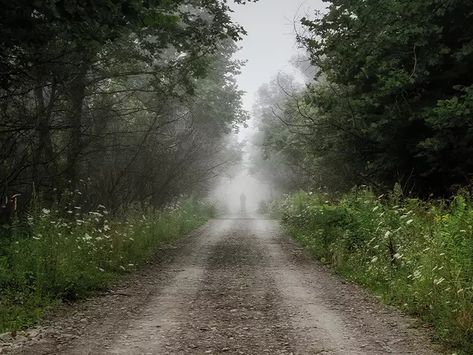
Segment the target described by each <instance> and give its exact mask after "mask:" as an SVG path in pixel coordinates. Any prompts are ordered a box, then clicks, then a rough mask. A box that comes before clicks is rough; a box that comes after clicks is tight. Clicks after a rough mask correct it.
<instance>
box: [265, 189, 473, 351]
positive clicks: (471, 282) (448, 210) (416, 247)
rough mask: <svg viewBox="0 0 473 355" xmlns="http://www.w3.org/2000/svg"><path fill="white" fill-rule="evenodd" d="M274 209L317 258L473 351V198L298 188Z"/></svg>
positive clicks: (450, 342) (445, 338) (446, 338)
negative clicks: (434, 198) (422, 197)
mask: <svg viewBox="0 0 473 355" xmlns="http://www.w3.org/2000/svg"><path fill="white" fill-rule="evenodd" d="M270 212H271V213H272V214H273V216H275V217H279V218H281V219H282V221H283V224H284V225H285V227H286V228H287V230H288V231H289V233H290V234H291V235H292V236H293V237H294V238H296V239H297V240H298V241H299V242H300V243H301V244H302V245H303V246H304V247H305V248H306V249H307V250H308V251H309V252H310V253H311V254H312V255H313V256H315V257H316V258H318V259H319V260H321V261H322V262H324V263H327V264H330V265H331V266H332V267H333V268H334V269H335V270H336V271H337V272H338V273H340V274H341V275H343V276H345V277H347V278H348V279H350V280H353V281H355V282H357V283H359V284H361V285H363V286H365V287H367V288H369V289H371V290H372V291H373V292H374V293H375V294H377V295H379V296H380V297H381V298H382V299H383V300H384V301H385V302H386V303H389V304H393V305H396V306H398V307H399V308H401V309H402V310H404V311H405V312H407V313H409V314H413V315H415V316H418V317H420V318H422V319H423V320H425V321H426V322H427V323H429V324H431V325H432V326H433V327H434V329H435V331H436V334H437V335H438V337H439V339H440V340H441V341H442V342H444V343H446V344H448V345H450V346H452V347H454V348H458V349H460V351H461V352H464V353H465V354H472V353H473V199H472V198H471V196H469V195H468V194H466V193H465V194H460V195H457V196H456V197H455V198H454V199H452V200H451V201H429V202H425V201H420V200H418V199H408V198H403V197H402V196H401V194H400V193H399V192H397V193H396V192H393V193H392V194H390V195H389V196H376V195H374V194H373V193H372V192H371V191H370V190H369V189H358V190H355V191H353V192H351V193H349V194H345V195H343V196H338V197H333V196H329V195H327V194H323V193H319V194H312V193H304V192H300V193H296V194H294V195H292V196H287V197H285V198H282V199H280V200H279V201H274V202H273V203H272V205H271V206H270Z"/></svg>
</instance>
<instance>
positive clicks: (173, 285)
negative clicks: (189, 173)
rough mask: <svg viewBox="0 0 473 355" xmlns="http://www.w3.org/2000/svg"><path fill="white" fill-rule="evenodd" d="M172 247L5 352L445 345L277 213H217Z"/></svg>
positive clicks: (401, 349)
mask: <svg viewBox="0 0 473 355" xmlns="http://www.w3.org/2000/svg"><path fill="white" fill-rule="evenodd" d="M164 255H167V257H168V260H165V261H164V262H156V263H154V264H153V265H150V266H149V267H148V268H146V270H143V271H141V272H139V273H138V274H135V275H133V277H130V279H129V280H127V281H125V282H123V284H122V285H120V286H118V287H116V288H114V289H113V290H111V291H110V292H108V293H106V294H105V295H101V296H97V297H95V298H92V299H89V300H86V301H84V302H81V303H79V304H75V305H73V306H70V307H66V308H65V311H66V313H67V314H64V315H62V316H56V317H55V319H52V320H50V321H49V322H47V323H46V324H43V326H41V327H38V328H36V329H32V330H30V331H28V332H26V333H25V334H23V335H19V336H17V337H16V338H15V339H3V342H4V344H3V345H4V346H3V348H2V347H1V345H0V352H1V351H2V350H1V349H3V351H5V352H9V353H15V354H220V353H226V354H265V353H271V354H437V353H441V352H440V350H439V349H438V348H436V347H435V346H434V345H433V344H431V343H430V342H429V340H428V338H427V335H426V334H427V332H426V331H425V330H423V329H420V328H419V327H417V326H416V325H417V322H416V321H415V320H414V319H411V318H408V317H406V316H403V315H401V314H400V313H399V312H397V311H396V310H393V309H391V308H388V307H386V306H384V305H381V304H380V303H379V302H378V301H377V300H376V299H375V298H374V297H372V296H370V295H369V294H367V292H365V291H364V290H362V289H360V288H359V287H357V286H356V285H353V284H351V283H347V282H345V281H343V280H342V279H341V278H340V277H338V276H336V275H334V274H333V273H332V272H331V271H330V270H328V269H327V268H325V267H323V266H321V265H320V264H318V263H317V262H314V261H312V260H310V259H309V258H307V257H306V256H305V255H304V253H303V252H302V251H301V249H300V248H299V247H298V246H297V245H296V244H295V243H294V242H292V241H291V240H289V239H288V238H286V237H284V235H283V234H282V233H281V230H280V227H279V226H278V224H277V222H275V221H271V220H265V219H248V218H246V219H220V220H212V221H210V222H209V223H208V224H207V225H206V226H205V227H203V228H201V229H200V230H198V231H196V232H195V233H194V234H193V235H192V236H190V237H189V238H186V239H184V240H183V241H182V242H181V243H180V245H178V246H177V247H176V248H174V249H173V250H167V252H166V253H165V254H164ZM1 342H2V340H1V339H0V344H1ZM5 344H6V345H5Z"/></svg>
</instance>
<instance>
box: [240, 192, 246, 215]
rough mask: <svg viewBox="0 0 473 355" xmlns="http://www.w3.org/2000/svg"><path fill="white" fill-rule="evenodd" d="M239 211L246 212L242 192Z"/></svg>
mask: <svg viewBox="0 0 473 355" xmlns="http://www.w3.org/2000/svg"><path fill="white" fill-rule="evenodd" d="M240 212H241V213H246V195H245V194H244V193H242V194H241V195H240Z"/></svg>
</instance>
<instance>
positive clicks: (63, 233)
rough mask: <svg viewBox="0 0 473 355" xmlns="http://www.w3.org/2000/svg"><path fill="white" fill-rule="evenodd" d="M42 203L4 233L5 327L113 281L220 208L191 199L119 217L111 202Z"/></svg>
mask: <svg viewBox="0 0 473 355" xmlns="http://www.w3.org/2000/svg"><path fill="white" fill-rule="evenodd" d="M38 205H39V204H38V203H36V204H33V207H32V208H31V212H30V214H29V215H28V218H27V220H25V221H24V222H21V223H20V222H17V223H15V224H14V225H13V226H11V227H9V228H8V230H6V229H4V230H3V235H2V236H1V239H0V290H1V292H0V332H2V331H6V330H15V329H19V328H22V327H25V326H28V325H31V324H33V323H34V322H36V321H37V320H38V319H39V318H40V317H41V315H42V314H43V312H44V311H45V309H47V307H50V306H52V305H54V304H55V303H56V302H61V301H65V300H66V301H69V300H75V299H78V298H82V297H84V296H86V295H88V294H89V293H90V292H91V291H95V290H100V289H104V288H106V287H108V286H109V285H110V283H111V282H112V281H114V280H116V278H117V277H118V276H119V275H120V274H123V273H127V272H130V271H133V270H135V269H136V268H137V267H139V266H140V265H143V264H144V263H146V262H147V261H149V259H150V258H151V257H152V255H153V254H154V253H155V252H156V251H157V249H158V248H159V247H161V246H162V245H163V244H165V243H168V242H170V241H172V240H174V239H176V238H178V237H180V236H182V235H184V234H186V233H188V232H190V231H191V230H192V229H194V228H196V227H198V226H199V225H201V224H203V223H204V222H205V221H206V220H207V219H208V218H209V217H210V216H211V215H212V213H213V211H212V209H211V208H210V207H209V206H206V205H204V204H201V203H198V202H196V201H194V200H192V199H188V200H184V201H181V202H179V203H175V204H173V205H172V206H168V207H166V208H164V209H162V210H160V211H157V210H153V209H143V208H140V209H135V210H131V211H129V212H128V213H127V214H126V215H124V216H120V217H118V216H115V217H112V216H110V214H109V212H108V211H107V209H106V208H105V207H104V206H98V207H97V209H96V210H95V211H88V212H84V211H82V209H81V208H79V207H74V206H69V207H67V208H66V209H60V208H59V207H58V208H55V209H46V208H40V207H38Z"/></svg>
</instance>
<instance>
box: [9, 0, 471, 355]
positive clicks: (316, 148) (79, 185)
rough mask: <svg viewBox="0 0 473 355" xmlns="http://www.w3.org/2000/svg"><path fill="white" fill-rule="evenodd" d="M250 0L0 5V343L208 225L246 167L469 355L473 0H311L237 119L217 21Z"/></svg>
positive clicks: (286, 216)
mask: <svg viewBox="0 0 473 355" xmlns="http://www.w3.org/2000/svg"><path fill="white" fill-rule="evenodd" d="M263 1H264V0H259V1H258V0H251V1H244V0H234V1H226V0H147V1H143V0H113V1H83V0H67V1H63V0H54V1H43V0H39V1H30V0H19V1H7V0H0V5H1V8H2V11H1V12H0V33H1V36H0V198H1V204H0V333H2V332H7V331H16V330H20V329H25V328H27V327H30V326H32V325H35V324H37V323H38V322H39V321H40V320H41V319H42V317H43V316H44V315H45V314H46V313H47V312H48V310H50V309H51V308H54V307H55V305H58V304H60V303H68V302H74V301H76V300H78V299H83V298H85V297H87V296H88V295H90V294H93V293H94V292H97V291H100V290H107V289H108V288H109V287H111V285H113V284H114V283H115V282H117V280H120V279H121V278H122V276H123V275H124V274H129V273H133V272H135V271H136V270H140V269H141V268H143V267H146V265H147V264H149V263H151V261H152V260H153V257H154V255H155V254H156V252H157V251H158V250H160V248H162V247H163V246H164V245H167V244H168V243H172V242H173V241H175V240H177V239H178V238H181V237H183V236H185V235H187V234H188V233H190V232H191V231H193V230H196V228H198V227H200V226H205V225H206V223H207V222H208V221H209V220H212V219H214V218H215V217H217V216H220V217H221V216H222V215H223V213H224V212H222V211H221V210H219V209H221V208H222V205H221V204H220V203H216V202H215V201H212V200H211V198H209V194H210V193H211V191H212V189H213V188H214V187H215V184H216V181H218V179H219V178H221V177H222V176H227V177H230V179H231V178H232V177H233V176H235V174H236V172H237V170H238V169H240V168H239V167H241V166H245V165H249V172H250V174H251V175H252V176H253V177H255V178H257V179H259V180H261V181H262V182H263V183H265V184H267V185H268V186H270V189H271V199H266V200H264V201H263V200H262V201H260V210H259V211H258V213H260V214H266V215H269V216H270V217H271V218H274V219H277V220H279V221H280V222H281V225H282V226H283V228H284V230H285V231H286V232H287V233H288V234H289V235H291V236H292V237H294V239H295V240H296V241H297V242H298V243H299V244H300V245H301V246H302V247H303V248H305V250H307V251H308V253H309V254H310V255H311V256H313V257H314V258H315V259H318V260H319V261H320V262H321V263H322V264H326V265H329V266H330V267H332V268H333V269H334V270H335V271H336V272H337V273H338V274H340V275H342V276H343V277H345V278H347V279H349V280H350V281H352V282H355V283H358V284H361V285H362V286H363V287H365V288H367V289H369V290H370V291H371V292H372V293H373V294H375V295H376V296H377V297H378V298H379V299H381V300H382V301H383V302H385V303H388V304H391V305H394V306H396V307H398V308H399V309H401V310H402V311H403V312H405V313H408V314H410V315H413V316H415V317H419V318H421V319H422V320H423V322H425V324H427V325H429V326H430V327H431V328H433V331H434V334H435V339H436V340H437V341H440V342H441V343H442V344H446V346H448V347H451V348H452V349H455V351H456V350H457V349H459V351H460V352H462V351H463V352H464V353H465V354H467V353H470V352H471V351H473V341H472V339H473V286H472V285H473V219H472V217H473V189H472V179H473V2H471V1H470V0H415V1H407V0H391V1H386V0H366V1H353V0H327V1H324V4H325V6H326V7H325V9H323V10H317V11H315V12H313V13H310V14H307V15H305V16H302V17H301V18H300V19H297V21H296V22H297V23H296V24H295V25H294V28H295V29H296V33H295V34H294V37H295V40H296V42H297V46H298V48H299V49H300V50H301V51H302V52H301V53H302V54H301V55H300V56H299V57H298V58H295V59H294V60H293V63H292V64H293V66H294V67H296V68H297V69H298V70H299V71H300V74H301V75H302V76H303V81H304V82H301V81H300V80H297V79H296V78H295V77H293V76H291V75H290V74H286V73H280V74H279V75H277V76H276V77H275V78H274V80H272V81H271V82H268V83H266V84H264V85H262V86H261V88H260V89H259V91H258V94H257V100H256V104H255V105H254V108H253V110H252V111H251V112H250V111H249V110H245V109H244V105H243V98H244V95H245V93H244V92H243V90H241V88H239V86H238V81H237V78H238V75H239V74H240V73H241V70H242V68H243V67H244V65H245V63H244V61H242V60H238V59H235V54H236V53H237V52H238V49H239V41H241V39H242V38H244V37H245V36H246V35H247V32H246V30H245V28H243V27H242V26H241V25H239V24H238V23H236V22H235V21H234V20H233V18H232V16H231V14H232V12H233V10H232V6H233V5H235V4H237V5H239V6H243V5H244V6H251V5H252V4H251V3H260V2H263ZM266 1H268V0H266ZM250 118H251V121H252V122H255V128H254V132H253V134H252V135H251V137H250V138H249V142H246V141H241V140H239V139H238V132H239V130H241V128H242V127H245V126H246V125H247V122H248V121H249V120H250ZM247 145H250V146H251V148H250V149H249V150H250V154H249V158H247V157H246V156H245V154H246V153H245V149H248V147H246V148H245V146H247ZM247 159H249V162H247V161H246V160H247ZM273 192H274V194H273ZM241 212H243V211H241ZM244 212H245V213H246V211H244ZM252 212H255V211H252ZM244 217H245V218H246V215H244ZM243 220H244V219H243ZM0 352H1V348H0Z"/></svg>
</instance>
